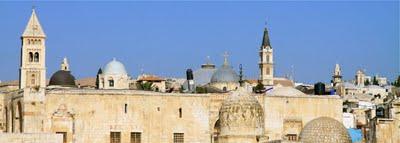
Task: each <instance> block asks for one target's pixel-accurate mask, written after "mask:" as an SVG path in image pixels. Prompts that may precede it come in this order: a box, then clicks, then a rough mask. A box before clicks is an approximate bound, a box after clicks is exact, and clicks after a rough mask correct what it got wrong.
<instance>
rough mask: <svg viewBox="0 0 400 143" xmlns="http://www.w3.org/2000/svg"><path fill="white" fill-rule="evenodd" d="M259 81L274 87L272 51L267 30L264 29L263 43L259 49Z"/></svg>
mask: <svg viewBox="0 0 400 143" xmlns="http://www.w3.org/2000/svg"><path fill="white" fill-rule="evenodd" d="M259 53H260V63H259V68H260V81H261V83H262V84H263V85H266V86H273V85H274V62H273V50H272V47H271V43H270V41H269V36H268V29H267V28H265V29H264V36H263V41H262V44H261V48H260V52H259Z"/></svg>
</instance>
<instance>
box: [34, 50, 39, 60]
mask: <svg viewBox="0 0 400 143" xmlns="http://www.w3.org/2000/svg"><path fill="white" fill-rule="evenodd" d="M34 61H35V62H39V53H38V52H36V53H35V56H34Z"/></svg>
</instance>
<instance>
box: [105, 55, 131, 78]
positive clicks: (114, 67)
mask: <svg viewBox="0 0 400 143" xmlns="http://www.w3.org/2000/svg"><path fill="white" fill-rule="evenodd" d="M103 74H127V72H126V70H125V66H124V64H122V63H121V62H120V61H117V60H116V59H115V58H114V59H113V60H112V61H110V62H108V64H107V65H106V66H105V67H104V70H103Z"/></svg>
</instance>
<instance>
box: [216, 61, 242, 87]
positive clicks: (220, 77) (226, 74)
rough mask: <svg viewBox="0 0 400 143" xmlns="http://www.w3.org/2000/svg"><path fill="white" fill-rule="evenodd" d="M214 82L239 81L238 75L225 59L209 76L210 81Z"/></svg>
mask: <svg viewBox="0 0 400 143" xmlns="http://www.w3.org/2000/svg"><path fill="white" fill-rule="evenodd" d="M216 82H239V76H238V75H237V74H236V72H235V71H234V70H233V69H232V67H230V66H229V65H228V63H227V62H226V61H225V62H224V64H223V65H222V66H221V67H220V68H218V69H217V70H216V71H215V72H214V74H213V75H212V77H211V83H216Z"/></svg>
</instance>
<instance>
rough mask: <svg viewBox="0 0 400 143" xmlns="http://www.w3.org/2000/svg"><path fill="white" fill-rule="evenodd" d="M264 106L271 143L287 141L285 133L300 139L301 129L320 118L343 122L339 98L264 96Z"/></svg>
mask: <svg viewBox="0 0 400 143" xmlns="http://www.w3.org/2000/svg"><path fill="white" fill-rule="evenodd" d="M263 104H264V116H265V134H266V136H268V138H269V140H270V141H273V140H281V139H283V140H285V139H286V138H287V137H286V135H285V133H288V134H289V133H290V134H296V135H297V137H298V136H299V134H300V131H301V129H302V128H303V127H304V126H305V125H306V124H307V123H308V122H309V121H311V120H313V119H315V118H318V117H322V116H325V117H331V118H333V119H336V120H338V121H339V122H342V100H341V99H340V97H339V96H264V103H263ZM285 124H287V125H285ZM296 132H297V133H296Z"/></svg>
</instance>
